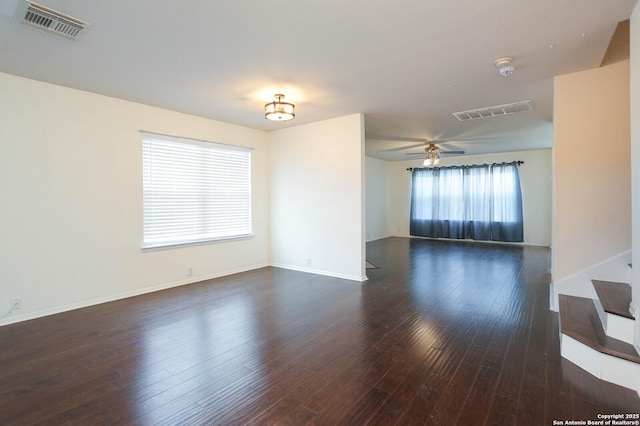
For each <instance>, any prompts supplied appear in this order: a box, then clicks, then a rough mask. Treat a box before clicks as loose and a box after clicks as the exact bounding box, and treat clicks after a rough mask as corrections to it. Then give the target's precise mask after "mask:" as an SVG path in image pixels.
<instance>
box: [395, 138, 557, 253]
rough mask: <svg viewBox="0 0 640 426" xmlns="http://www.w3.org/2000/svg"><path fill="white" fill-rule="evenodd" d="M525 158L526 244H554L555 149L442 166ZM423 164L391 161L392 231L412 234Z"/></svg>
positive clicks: (474, 157)
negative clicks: (416, 170) (416, 175)
mask: <svg viewBox="0 0 640 426" xmlns="http://www.w3.org/2000/svg"><path fill="white" fill-rule="evenodd" d="M510 161H524V164H522V165H521V166H520V168H519V169H518V171H519V174H520V186H521V188H522V204H523V216H524V244H527V245H538V246H547V247H548V246H550V245H551V171H552V169H551V150H549V149H545V150H536V151H519V152H509V153H500V154H491V155H465V156H459V157H455V156H451V157H447V158H445V159H443V161H442V165H443V166H449V165H465V164H486V163H496V162H498V163H499V162H510ZM409 167H422V160H412V161H394V162H389V163H388V179H389V181H388V196H389V198H388V200H389V201H388V212H389V215H388V224H387V226H388V231H389V233H390V235H393V236H400V237H409V236H410V234H409V216H410V211H411V172H409V171H407V168H409Z"/></svg>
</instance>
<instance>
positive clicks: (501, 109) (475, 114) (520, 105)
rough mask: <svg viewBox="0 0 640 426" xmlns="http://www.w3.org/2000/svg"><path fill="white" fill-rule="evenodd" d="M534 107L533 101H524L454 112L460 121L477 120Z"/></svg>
mask: <svg viewBox="0 0 640 426" xmlns="http://www.w3.org/2000/svg"><path fill="white" fill-rule="evenodd" d="M532 109H533V103H531V101H522V102H514V103H511V104H504V105H495V106H490V107H485V108H478V109H470V110H468V111H460V112H454V113H453V116H454V117H455V118H457V119H458V120H459V121H466V120H477V119H479V118H489V117H498V116H501V115H508V114H514V113H516V112H522V111H529V110H532Z"/></svg>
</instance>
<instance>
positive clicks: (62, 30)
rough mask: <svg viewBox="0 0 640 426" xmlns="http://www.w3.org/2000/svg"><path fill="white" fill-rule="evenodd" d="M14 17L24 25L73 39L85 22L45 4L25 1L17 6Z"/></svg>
mask: <svg viewBox="0 0 640 426" xmlns="http://www.w3.org/2000/svg"><path fill="white" fill-rule="evenodd" d="M17 13H18V14H17V15H16V17H17V18H18V20H19V21H21V22H22V23H23V24H24V25H26V26H28V27H32V28H35V29H38V30H41V31H44V32H47V33H49V34H53V35H55V36H58V37H61V38H64V39H66V40H75V38H76V37H77V36H78V33H80V31H82V29H83V28H84V27H86V26H87V23H86V22H84V21H81V20H80V19H77V18H74V17H72V16H69V15H66V14H64V13H62V12H58V11H56V10H53V9H49V8H48V7H46V6H42V5H41V4H37V3H34V2H31V1H25V2H24V3H22V4H21V5H20V7H19V8H18V12H17Z"/></svg>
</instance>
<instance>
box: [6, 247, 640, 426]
mask: <svg viewBox="0 0 640 426" xmlns="http://www.w3.org/2000/svg"><path fill="white" fill-rule="evenodd" d="M367 259H369V260H370V261H371V262H373V263H374V264H375V265H376V266H378V268H379V269H370V270H367V274H368V276H369V278H370V279H369V281H368V282H366V283H364V284H361V283H357V282H352V281H346V280H341V279H334V278H329V277H324V276H318V275H311V274H305V273H301V272H295V271H288V270H283V269H277V268H263V269H259V270H255V271H251V272H247V273H242V274H237V275H232V276H229V277H225V278H221V279H216V280H211V281H206V282H202V283H197V284H193V285H189V286H183V287H181V288H177V289H171V290H167V291H162V292H157V293H153V294H149V295H144V296H140V297H134V298H130V299H125V300H121V301H117V302H112V303H107V304H103V305H99V306H95V307H90V308H85V309H79V310H76V311H72V312H67V313H63V314H59V315H54V316H50V317H46V318H41V319H37V320H32V321H27V322H23V323H19V324H13V325H9V326H5V327H0V342H1V344H0V424H2V425H14V424H15V425H39V424H47V425H187V424H193V425H272V424H278V425H307V424H309V425H365V424H366V425H411V424H441V425H454V424H464V425H483V424H500V425H551V424H552V422H553V420H581V419H583V420H587V419H591V420H596V419H597V415H598V414H599V413H602V414H618V413H639V412H640V399H639V398H638V395H637V394H636V393H635V392H632V391H629V390H627V389H624V388H621V387H618V386H615V385H612V384H608V383H606V382H602V381H599V380H596V379H595V378H593V377H592V376H590V375H589V374H588V373H586V372H584V371H582V370H581V369H580V368H578V367H576V366H575V365H573V364H571V363H570V362H568V361H566V360H564V359H562V358H561V357H560V349H559V341H558V319H557V314H555V313H553V312H551V311H549V309H548V300H549V293H548V291H549V288H548V287H549V286H548V283H549V275H548V271H549V251H548V250H547V249H544V248H536V247H518V246H505V245H498V244H470V243H464V242H442V241H429V240H420V239H407V238H387V239H384V240H379V241H375V242H372V243H368V244H367Z"/></svg>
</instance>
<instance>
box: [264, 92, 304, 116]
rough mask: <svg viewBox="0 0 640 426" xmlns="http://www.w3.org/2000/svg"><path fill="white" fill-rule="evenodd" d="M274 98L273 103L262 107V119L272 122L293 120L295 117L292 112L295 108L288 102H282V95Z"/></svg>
mask: <svg viewBox="0 0 640 426" xmlns="http://www.w3.org/2000/svg"><path fill="white" fill-rule="evenodd" d="M274 98H276V100H275V101H273V102H269V103H268V104H266V105H265V106H264V118H266V119H267V120H273V121H287V120H293V118H294V117H295V116H296V114H295V112H294V111H295V108H296V106H295V105H294V104H292V103H289V102H283V101H282V99H284V95H282V94H277V95H274Z"/></svg>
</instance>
